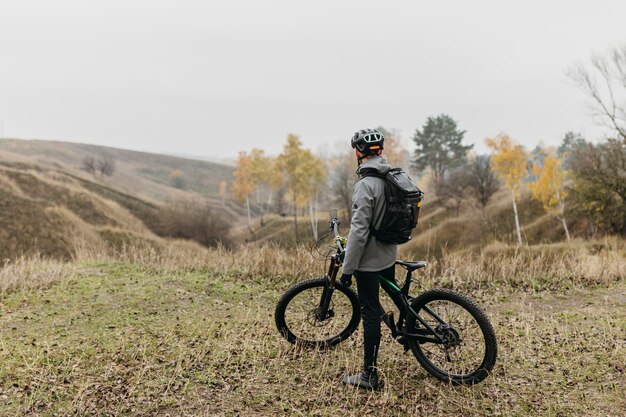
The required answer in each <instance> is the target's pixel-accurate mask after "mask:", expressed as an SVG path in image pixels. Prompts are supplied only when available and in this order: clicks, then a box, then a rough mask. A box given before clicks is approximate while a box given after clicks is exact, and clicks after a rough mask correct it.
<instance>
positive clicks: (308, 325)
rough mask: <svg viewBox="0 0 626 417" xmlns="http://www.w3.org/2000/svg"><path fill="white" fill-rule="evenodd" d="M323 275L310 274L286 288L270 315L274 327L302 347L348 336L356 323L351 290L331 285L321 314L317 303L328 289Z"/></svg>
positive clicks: (354, 297)
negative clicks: (316, 276) (325, 308)
mask: <svg viewBox="0 0 626 417" xmlns="http://www.w3.org/2000/svg"><path fill="white" fill-rule="evenodd" d="M327 282H328V281H327V278H314V279H310V280H307V281H302V282H299V283H297V284H295V285H293V286H292V287H291V288H289V289H288V290H287V291H286V292H285V294H284V295H283V296H282V297H281V299H280V301H278V305H276V311H275V312H274V319H275V321H276V327H277V328H278V331H279V332H280V334H281V335H283V337H284V338H285V339H287V340H288V341H289V342H291V343H295V344H299V345H301V346H305V347H314V348H324V347H331V346H334V345H336V344H338V343H340V342H341V341H342V340H345V339H347V338H348V337H350V335H351V334H352V333H354V331H355V330H356V329H357V327H358V326H359V321H360V320H361V308H360V305H359V298H358V297H357V295H356V293H355V292H354V290H352V289H351V288H349V287H344V286H343V285H341V284H340V283H337V284H336V285H335V289H334V291H333V292H332V296H331V298H330V304H329V305H328V309H327V311H326V312H325V315H324V316H323V317H322V316H321V314H320V304H321V301H322V295H323V293H324V291H325V290H326V291H328V290H329V288H328V285H327Z"/></svg>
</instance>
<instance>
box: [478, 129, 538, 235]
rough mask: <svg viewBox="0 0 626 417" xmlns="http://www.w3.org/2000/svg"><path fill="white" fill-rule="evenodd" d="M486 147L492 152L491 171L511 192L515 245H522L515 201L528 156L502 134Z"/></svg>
mask: <svg viewBox="0 0 626 417" xmlns="http://www.w3.org/2000/svg"><path fill="white" fill-rule="evenodd" d="M486 143H487V146H488V147H489V148H491V149H492V150H493V155H492V156H491V169H492V170H493V172H494V173H495V174H496V176H497V177H498V178H500V179H501V180H502V181H503V182H504V186H505V187H506V188H507V189H508V190H509V191H510V192H511V199H512V201H513V213H514V214H515V232H516V234H517V244H518V245H521V244H522V232H521V230H520V225H519V215H518V212H517V202H516V200H517V199H518V198H519V196H520V190H521V188H522V179H524V177H525V176H526V162H527V161H528V155H527V153H526V151H525V150H524V148H523V147H522V146H521V145H519V144H516V143H514V142H513V140H512V139H511V138H510V137H509V136H508V135H505V134H503V133H501V134H499V135H498V136H496V137H495V138H487V139H486Z"/></svg>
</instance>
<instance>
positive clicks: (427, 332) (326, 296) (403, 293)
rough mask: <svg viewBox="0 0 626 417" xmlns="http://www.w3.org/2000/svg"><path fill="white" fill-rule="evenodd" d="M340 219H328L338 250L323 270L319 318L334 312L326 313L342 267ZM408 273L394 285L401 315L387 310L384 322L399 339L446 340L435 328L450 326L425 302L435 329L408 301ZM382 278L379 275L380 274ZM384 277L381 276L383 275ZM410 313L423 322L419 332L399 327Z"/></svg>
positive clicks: (408, 271) (328, 316)
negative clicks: (411, 331) (434, 321)
mask: <svg viewBox="0 0 626 417" xmlns="http://www.w3.org/2000/svg"><path fill="white" fill-rule="evenodd" d="M338 226H339V220H338V219H337V217H336V216H333V218H332V219H331V221H330V229H331V231H333V232H334V233H335V245H336V246H337V253H335V254H334V255H332V256H331V258H330V265H329V267H328V272H327V273H326V276H325V278H326V279H327V283H328V284H327V285H326V287H324V290H323V291H322V296H321V299H320V304H319V306H318V307H317V309H316V312H315V313H316V317H317V319H318V320H320V321H322V320H326V319H329V318H331V317H332V316H333V314H329V312H330V310H329V308H330V301H331V299H332V295H333V292H334V291H335V285H336V280H337V274H338V273H339V269H340V268H341V265H342V262H341V257H340V255H341V254H343V253H344V252H345V249H344V245H345V242H346V240H345V239H344V238H343V237H341V236H339V232H338ZM411 275H412V271H411V270H409V269H407V273H406V278H405V281H404V284H403V285H402V287H401V288H398V287H397V286H396V285H395V284H392V285H394V287H396V288H398V295H399V299H400V303H397V302H396V300H392V301H393V302H394V304H395V305H396V307H397V308H398V311H399V312H400V315H399V317H398V322H397V323H396V322H394V321H393V312H390V313H387V314H386V315H385V316H383V317H381V320H383V321H384V322H385V323H386V324H387V326H388V327H389V328H390V330H391V334H392V336H393V338H394V339H396V340H399V339H400V338H414V339H417V341H418V342H419V343H426V342H429V343H438V344H441V343H445V341H444V338H443V336H442V335H441V334H440V333H439V332H438V331H437V329H439V328H441V329H442V330H446V329H449V328H450V326H449V325H448V324H447V323H446V322H445V321H444V320H442V319H441V318H440V317H439V316H438V315H437V314H436V313H435V312H434V311H432V310H431V309H430V308H428V306H424V308H423V309H424V311H425V312H426V313H427V314H428V315H430V316H431V317H432V318H434V319H435V320H436V321H437V322H438V323H439V326H437V329H433V328H432V326H430V325H429V324H428V323H427V322H426V321H425V320H424V319H423V318H421V317H420V316H419V314H418V313H417V312H416V311H415V310H414V309H413V308H412V307H411V304H410V303H411V301H412V300H413V297H411V296H410V295H409V288H410V286H411ZM381 278H382V277H381ZM382 279H384V278H382ZM409 314H411V315H412V316H414V317H415V319H416V320H417V321H418V322H419V323H420V324H421V325H422V326H423V329H417V330H418V333H409V332H406V331H404V330H398V329H402V328H403V324H404V323H405V322H406V319H407V317H408V315H409Z"/></svg>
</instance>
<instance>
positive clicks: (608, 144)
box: [572, 139, 626, 236]
mask: <svg viewBox="0 0 626 417" xmlns="http://www.w3.org/2000/svg"><path fill="white" fill-rule="evenodd" d="M572 166H573V173H574V177H575V183H574V192H575V193H576V195H577V197H578V200H579V206H581V208H582V209H583V210H584V211H585V212H586V213H588V214H589V215H590V216H591V217H592V219H593V221H594V223H596V224H599V225H600V226H601V227H602V228H603V229H605V230H607V231H608V232H610V233H616V234H620V235H622V236H626V143H624V141H621V140H617V139H608V140H606V141H604V142H602V143H599V144H597V145H593V144H591V143H588V144H587V146H586V147H584V148H583V147H581V148H578V149H576V150H575V152H574V154H573V163H572Z"/></svg>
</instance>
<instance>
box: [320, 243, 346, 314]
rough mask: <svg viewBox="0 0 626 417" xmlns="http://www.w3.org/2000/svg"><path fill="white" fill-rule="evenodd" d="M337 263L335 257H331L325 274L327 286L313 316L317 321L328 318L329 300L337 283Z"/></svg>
mask: <svg viewBox="0 0 626 417" xmlns="http://www.w3.org/2000/svg"><path fill="white" fill-rule="evenodd" d="M339 266H340V264H339V262H337V255H333V256H332V257H331V258H330V266H329V267H328V272H327V274H326V277H325V278H326V282H327V285H325V286H324V290H323V291H322V297H321V298H320V304H319V305H318V306H317V309H316V311H315V316H316V318H317V319H318V320H320V321H322V320H326V319H327V318H329V317H328V308H329V307H330V300H331V298H332V296H333V292H335V282H336V281H337V273H338V272H339Z"/></svg>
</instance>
